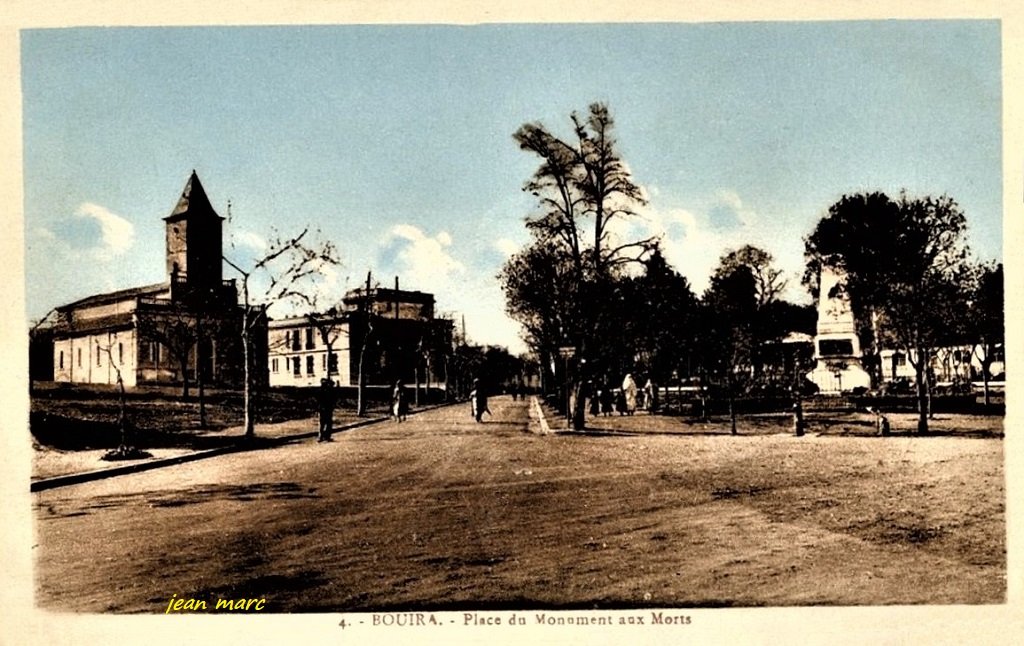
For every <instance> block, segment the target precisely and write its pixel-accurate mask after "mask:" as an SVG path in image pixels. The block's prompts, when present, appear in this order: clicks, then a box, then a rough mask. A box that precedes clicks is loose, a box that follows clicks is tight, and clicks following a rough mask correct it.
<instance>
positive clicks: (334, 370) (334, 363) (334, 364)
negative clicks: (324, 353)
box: [328, 352, 338, 375]
mask: <svg viewBox="0 0 1024 646" xmlns="http://www.w3.org/2000/svg"><path fill="white" fill-rule="evenodd" d="M328 367H329V368H330V374H332V375H336V374H338V353H337V352H332V353H331V360H330V363H329V364H328Z"/></svg>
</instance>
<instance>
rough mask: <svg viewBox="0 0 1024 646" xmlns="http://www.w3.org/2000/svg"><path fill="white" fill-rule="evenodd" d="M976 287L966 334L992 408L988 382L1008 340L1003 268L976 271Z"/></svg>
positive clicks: (969, 302)
mask: <svg viewBox="0 0 1024 646" xmlns="http://www.w3.org/2000/svg"><path fill="white" fill-rule="evenodd" d="M976 271H977V273H976V278H975V282H974V285H973V288H972V290H971V292H970V294H969V296H968V300H967V312H968V317H967V319H966V321H967V323H968V327H967V330H966V331H967V333H968V334H970V336H971V341H972V346H973V353H974V355H975V356H976V357H977V358H978V361H979V362H980V363H981V378H982V382H983V384H984V389H985V406H986V407H987V406H988V405H989V381H990V380H991V377H992V374H991V370H992V362H993V361H994V360H995V357H996V349H997V346H1000V345H1002V344H1003V342H1004V340H1005V338H1006V329H1005V328H1006V324H1005V316H1006V315H1005V311H1004V307H1005V306H1004V294H1003V265H1002V263H998V264H994V265H992V264H984V265H981V266H979V267H978V268H977V270H976Z"/></svg>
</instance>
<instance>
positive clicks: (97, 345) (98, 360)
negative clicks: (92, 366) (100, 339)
mask: <svg viewBox="0 0 1024 646" xmlns="http://www.w3.org/2000/svg"><path fill="white" fill-rule="evenodd" d="M100 356H101V355H100V344H99V343H97V344H96V365H97V366H98V365H100Z"/></svg>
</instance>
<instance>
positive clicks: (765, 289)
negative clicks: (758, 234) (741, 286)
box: [715, 244, 786, 309]
mask: <svg viewBox="0 0 1024 646" xmlns="http://www.w3.org/2000/svg"><path fill="white" fill-rule="evenodd" d="M773 262H775V259H774V258H773V257H772V255H771V254H770V253H768V252H767V251H765V250H763V249H760V248H758V247H755V246H753V245H749V244H748V245H744V246H742V247H740V248H739V249H736V250H733V251H729V252H728V253H726V254H725V255H724V256H723V257H722V258H721V260H720V261H719V264H718V268H717V269H716V270H715V274H716V275H720V274H728V273H731V272H732V271H733V270H734V269H736V268H737V267H746V268H747V269H749V270H750V274H751V276H753V278H754V295H755V299H756V301H757V308H758V309H761V308H764V307H765V306H767V305H769V304H770V303H773V302H775V301H776V300H778V298H779V294H781V293H782V290H784V289H785V288H786V280H785V279H784V278H783V277H782V270H780V269H777V268H776V267H774V266H773V265H772V263H773Z"/></svg>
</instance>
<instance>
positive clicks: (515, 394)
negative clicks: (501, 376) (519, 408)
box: [508, 381, 519, 401]
mask: <svg viewBox="0 0 1024 646" xmlns="http://www.w3.org/2000/svg"><path fill="white" fill-rule="evenodd" d="M508 390H509V392H510V393H512V401H516V400H517V399H519V384H518V383H516V382H514V381H513V382H512V385H511V386H509V387H508Z"/></svg>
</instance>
